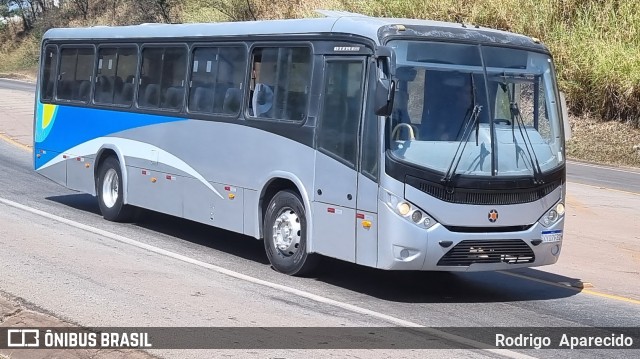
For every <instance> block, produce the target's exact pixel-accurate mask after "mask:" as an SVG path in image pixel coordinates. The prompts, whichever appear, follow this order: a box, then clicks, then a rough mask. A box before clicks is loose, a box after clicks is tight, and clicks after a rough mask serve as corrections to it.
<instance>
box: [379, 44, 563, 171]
mask: <svg viewBox="0 0 640 359" xmlns="http://www.w3.org/2000/svg"><path fill="white" fill-rule="evenodd" d="M390 46H392V47H394V48H395V50H396V54H397V71H396V77H397V86H396V88H397V90H396V96H395V103H394V110H393V114H392V116H391V121H392V126H391V129H392V130H391V131H390V133H389V136H388V137H387V141H389V143H388V146H387V148H388V149H390V151H391V153H392V155H393V156H394V157H395V158H397V159H399V160H401V161H404V162H407V163H409V164H411V165H417V166H420V167H424V168H428V169H431V170H436V171H438V172H442V173H444V174H451V175H453V174H457V175H479V176H491V175H494V176H495V175H500V176H527V175H533V176H535V175H536V174H541V173H544V172H548V171H550V170H552V169H554V168H556V167H557V166H559V165H560V164H561V163H562V162H563V161H564V159H563V155H562V147H563V137H562V129H561V124H562V121H561V119H560V115H559V113H558V110H557V101H556V90H555V82H554V73H553V68H552V63H551V58H550V57H549V56H548V55H545V54H541V53H537V52H531V51H526V50H519V49H513V48H503V47H491V46H478V45H469V44H457V43H443V42H427V41H404V40H396V41H392V42H390Z"/></svg>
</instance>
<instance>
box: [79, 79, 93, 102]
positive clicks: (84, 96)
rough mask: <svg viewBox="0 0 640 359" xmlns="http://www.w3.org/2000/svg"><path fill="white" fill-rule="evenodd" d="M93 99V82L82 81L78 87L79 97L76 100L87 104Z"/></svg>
mask: <svg viewBox="0 0 640 359" xmlns="http://www.w3.org/2000/svg"><path fill="white" fill-rule="evenodd" d="M90 97H91V82H90V81H87V80H84V81H80V84H79V85H78V96H77V97H76V98H75V99H76V100H78V101H83V102H87V101H89V98H90Z"/></svg>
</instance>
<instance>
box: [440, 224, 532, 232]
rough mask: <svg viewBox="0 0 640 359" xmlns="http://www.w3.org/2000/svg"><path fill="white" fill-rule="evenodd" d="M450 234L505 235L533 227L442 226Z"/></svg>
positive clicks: (530, 225)
mask: <svg viewBox="0 0 640 359" xmlns="http://www.w3.org/2000/svg"><path fill="white" fill-rule="evenodd" d="M442 226H444V228H446V229H448V230H449V231H450V232H457V233H506V232H524V231H527V230H529V228H531V227H533V224H529V225H524V226H506V227H463V226H446V225H444V224H443V225H442Z"/></svg>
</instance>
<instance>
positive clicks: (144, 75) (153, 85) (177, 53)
mask: <svg viewBox="0 0 640 359" xmlns="http://www.w3.org/2000/svg"><path fill="white" fill-rule="evenodd" d="M186 72H187V50H186V48H184V47H175V46H174V47H166V48H161V47H158V48H156V47H150V48H145V49H143V50H142V71H141V72H140V73H141V80H140V84H139V89H138V104H139V105H140V106H141V107H151V108H162V109H167V110H180V109H182V106H183V103H184V93H185V86H184V85H185V83H184V82H185V78H186V76H185V75H186Z"/></svg>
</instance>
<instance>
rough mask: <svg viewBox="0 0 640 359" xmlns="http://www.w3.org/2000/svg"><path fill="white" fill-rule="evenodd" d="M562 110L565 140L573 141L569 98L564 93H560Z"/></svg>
mask: <svg viewBox="0 0 640 359" xmlns="http://www.w3.org/2000/svg"><path fill="white" fill-rule="evenodd" d="M560 109H561V110H562V114H561V115H562V124H563V125H564V138H565V140H570V139H571V125H570V124H569V107H567V97H566V96H565V94H564V92H560Z"/></svg>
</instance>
